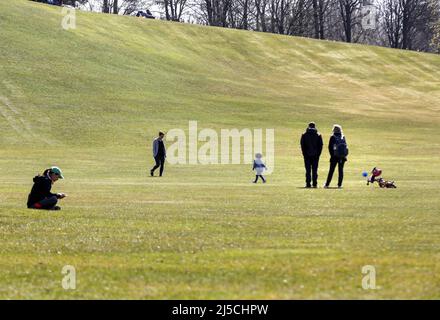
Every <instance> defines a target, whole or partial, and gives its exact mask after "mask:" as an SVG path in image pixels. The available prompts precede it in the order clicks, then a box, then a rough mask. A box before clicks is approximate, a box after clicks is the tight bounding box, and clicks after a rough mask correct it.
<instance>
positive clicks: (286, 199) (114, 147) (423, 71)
mask: <svg viewBox="0 0 440 320" xmlns="http://www.w3.org/2000/svg"><path fill="white" fill-rule="evenodd" d="M62 18H63V16H62V14H61V9H60V8H58V7H54V6H47V5H42V4H38V3H33V2H29V1H25V0H17V1H4V0H2V1H0V57H1V58H0V129H1V131H0V132H1V134H0V168H1V169H2V173H3V174H2V175H1V176H0V203H1V205H0V237H1V240H2V241H1V242H2V245H1V247H0V253H1V254H0V270H1V271H0V297H1V298H212V299H214V298H224V299H234V298H282V299H284V298H356V299H364V298H414V297H417V298H437V299H438V298H439V297H440V295H439V290H438V288H439V287H440V255H439V251H438V243H440V216H439V213H440V212H439V207H440V201H439V198H438V189H439V186H440V163H439V161H438V157H439V155H440V130H439V125H440V112H439V111H440V76H439V75H440V56H438V55H431V54H423V53H417V52H409V51H399V50H392V49H387V48H380V47H373V46H362V45H355V44H344V43H336V42H328V41H315V40H311V39H303V38H296V37H287V36H280V35H273V34H263V33H256V32H246V31H239V30H230V29H221V28H213V27H204V26H196V25H188V24H180V23H170V22H164V21H157V20H153V21H151V20H148V19H138V18H135V17H125V16H124V17H122V16H112V15H104V14H94V13H86V12H77V13H76V24H77V27H76V29H72V30H68V31H67V30H63V29H62V28H61V20H62ZM190 120H196V121H198V125H199V128H200V129H202V128H213V129H215V130H218V131H219V130H220V129H222V128H226V129H228V128H238V129H241V128H251V129H253V128H273V129H275V161H276V165H275V170H274V173H273V174H272V175H270V176H268V183H267V184H266V185H253V184H251V183H250V181H251V180H252V179H253V175H252V172H251V170H250V169H251V168H250V167H249V165H209V166H202V165H169V164H166V174H165V176H164V177H163V178H161V179H158V178H150V177H148V169H149V168H150V167H151V166H152V163H153V162H152V159H151V153H150V152H151V151H150V149H151V140H152V139H153V138H154V136H155V135H156V133H157V131H158V130H164V131H167V130H169V129H172V128H182V129H184V130H187V128H188V121H190ZM311 120H314V121H315V122H316V123H317V125H318V128H319V130H320V131H321V132H322V133H323V135H324V139H325V142H327V140H328V138H329V136H330V131H331V128H332V125H333V124H334V123H339V124H341V125H342V126H343V128H344V132H345V134H346V136H347V141H348V143H349V146H350V157H349V161H348V162H347V165H346V180H345V183H344V186H345V189H344V190H324V189H322V188H320V189H318V190H304V189H302V188H300V187H302V186H303V180H304V172H303V163H302V158H301V153H300V148H299V137H300V135H301V133H302V132H303V131H304V129H305V126H306V125H307V123H308V122H309V121H311ZM328 158H329V156H328V153H327V151H326V150H324V154H323V157H322V160H321V163H320V184H322V183H323V182H324V179H325V175H326V173H327V170H328ZM54 164H56V165H58V166H60V167H61V168H62V169H63V171H64V173H65V176H66V179H65V180H64V181H60V182H57V184H56V185H55V186H54V190H55V191H64V192H66V193H68V194H69V197H68V198H66V199H65V200H63V202H62V207H63V210H62V211H61V212H59V213H53V212H35V211H32V210H28V209H26V208H25V203H26V197H27V193H28V192H29V190H30V187H31V185H32V177H33V176H34V175H35V174H36V173H38V172H41V171H42V170H43V169H44V168H46V167H49V166H51V165H54ZM373 166H380V167H381V168H382V169H383V170H384V176H385V177H386V178H390V179H395V180H396V182H397V185H398V189H396V190H379V189H378V188H377V187H376V188H374V187H372V186H369V187H367V186H366V185H365V181H364V180H363V178H362V176H361V173H362V171H363V170H370V169H371V168H372V167H373ZM64 265H73V266H75V268H76V270H77V278H78V282H77V289H76V290H73V291H65V290H63V288H62V287H61V285H60V282H61V279H62V275H61V269H62V267H63V266H64ZM364 265H374V266H375V267H376V269H377V280H376V281H377V286H378V289H377V290H363V289H362V287H361V281H362V277H363V275H362V273H361V268H362V266H364Z"/></svg>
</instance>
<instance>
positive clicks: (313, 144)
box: [301, 122, 323, 188]
mask: <svg viewBox="0 0 440 320" xmlns="http://www.w3.org/2000/svg"><path fill="white" fill-rule="evenodd" d="M322 146H323V142H322V136H321V134H320V133H319V132H318V130H317V129H316V125H315V123H314V122H310V123H309V126H308V127H307V129H306V132H304V133H303V134H302V136H301V150H302V154H303V157H304V166H305V167H306V188H311V187H312V182H313V188H317V187H318V164H319V157H320V156H321V152H322Z"/></svg>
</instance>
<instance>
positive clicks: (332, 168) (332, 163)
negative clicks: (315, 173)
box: [325, 159, 345, 187]
mask: <svg viewBox="0 0 440 320" xmlns="http://www.w3.org/2000/svg"><path fill="white" fill-rule="evenodd" d="M344 163H345V161H344V160H337V159H335V160H330V169H329V171H328V176H327V182H326V183H325V185H326V186H329V185H330V182H332V178H333V173H334V172H335V169H336V166H338V187H340V186H342V180H344Z"/></svg>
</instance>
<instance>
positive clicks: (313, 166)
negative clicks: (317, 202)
mask: <svg viewBox="0 0 440 320" xmlns="http://www.w3.org/2000/svg"><path fill="white" fill-rule="evenodd" d="M318 164H319V157H304V166H305V167H306V184H307V186H310V184H311V182H312V180H313V185H314V186H317V185H318Z"/></svg>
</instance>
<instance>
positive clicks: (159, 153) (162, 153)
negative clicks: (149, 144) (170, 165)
mask: <svg viewBox="0 0 440 320" xmlns="http://www.w3.org/2000/svg"><path fill="white" fill-rule="evenodd" d="M164 137H165V133H163V132H159V136H158V137H157V138H156V139H154V141H153V158H154V161H156V164H155V166H154V167H153V168H152V169H151V170H150V175H151V176H154V170H156V169H157V168H159V167H160V169H159V176H161V177H162V174H163V168H164V166H165V158H166V156H167V152H166V150H165V145H164V143H163V138H164Z"/></svg>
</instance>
